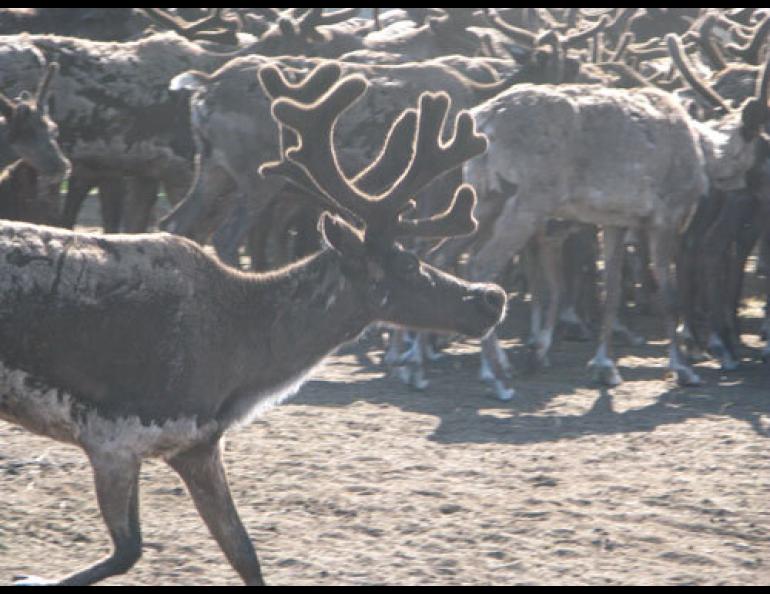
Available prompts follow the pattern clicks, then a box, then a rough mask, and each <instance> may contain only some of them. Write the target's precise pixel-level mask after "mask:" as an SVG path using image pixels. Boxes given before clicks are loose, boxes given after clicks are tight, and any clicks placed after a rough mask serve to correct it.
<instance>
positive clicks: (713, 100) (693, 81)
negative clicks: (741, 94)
mask: <svg viewBox="0 0 770 594" xmlns="http://www.w3.org/2000/svg"><path fill="white" fill-rule="evenodd" d="M666 45H667V47H668V53H669V55H670V56H671V60H672V61H673V62H674V65H675V66H676V67H677V70H679V72H680V74H681V75H682V77H683V78H684V79H685V80H686V81H687V84H689V85H690V87H691V88H692V89H693V90H694V91H695V92H696V93H698V94H699V95H700V96H701V97H703V98H704V99H705V100H706V101H708V102H709V103H710V104H711V105H712V106H713V107H718V108H720V109H722V110H724V111H725V113H727V112H729V111H730V110H731V107H730V106H729V105H728V104H727V102H726V101H725V100H724V98H723V97H722V96H721V95H719V93H717V92H716V91H715V90H714V89H712V88H711V87H709V86H708V85H706V83H704V82H703V81H702V80H701V79H700V78H699V77H698V76H697V75H696V74H695V73H694V72H693V70H692V68H691V67H690V64H689V63H688V61H687V58H686V57H685V56H686V54H685V50H684V47H683V46H682V40H681V38H680V37H679V36H678V35H674V34H673V33H669V34H668V35H666Z"/></svg>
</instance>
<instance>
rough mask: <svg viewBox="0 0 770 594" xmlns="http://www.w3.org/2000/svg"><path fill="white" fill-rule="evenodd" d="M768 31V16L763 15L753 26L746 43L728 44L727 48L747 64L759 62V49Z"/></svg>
mask: <svg viewBox="0 0 770 594" xmlns="http://www.w3.org/2000/svg"><path fill="white" fill-rule="evenodd" d="M769 33H770V16H767V17H765V18H764V19H763V20H762V21H761V22H760V23H759V24H758V25H757V26H756V27H755V28H754V31H753V34H752V36H751V39H750V40H749V42H748V43H747V44H746V45H743V46H740V45H737V44H734V43H733V44H730V45H728V46H727V49H728V50H730V51H732V52H733V53H734V54H736V55H737V56H739V57H741V58H743V60H745V61H746V62H748V63H749V64H758V63H759V50H760V49H761V48H762V46H763V45H764V44H765V42H766V41H767V36H768V34H769Z"/></svg>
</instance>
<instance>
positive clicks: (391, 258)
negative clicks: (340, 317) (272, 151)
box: [260, 63, 506, 336]
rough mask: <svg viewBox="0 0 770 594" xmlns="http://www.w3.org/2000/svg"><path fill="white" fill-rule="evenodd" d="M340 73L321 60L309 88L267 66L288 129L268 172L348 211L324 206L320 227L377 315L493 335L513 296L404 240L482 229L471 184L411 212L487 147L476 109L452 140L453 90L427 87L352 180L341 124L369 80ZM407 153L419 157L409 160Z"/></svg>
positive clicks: (268, 86) (263, 75) (269, 87)
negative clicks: (420, 253)
mask: <svg viewBox="0 0 770 594" xmlns="http://www.w3.org/2000/svg"><path fill="white" fill-rule="evenodd" d="M340 77H341V71H340V67H339V65H338V64H336V63H327V64H325V65H322V66H319V67H318V68H316V70H314V71H313V72H312V73H311V74H310V75H308V77H307V78H306V79H305V81H304V82H303V83H301V84H299V85H291V84H289V83H288V82H287V81H286V79H285V78H284V77H283V75H282V74H281V72H280V71H279V70H278V69H277V68H274V67H266V68H264V69H263V70H262V71H261V72H260V80H261V82H262V85H263V87H264V89H265V91H266V93H267V94H268V95H269V96H270V97H272V98H274V99H275V100H274V102H273V106H272V113H273V117H274V118H275V119H276V121H277V122H278V123H279V125H281V127H282V138H281V154H282V160H281V161H280V162H278V163H268V164H265V165H263V166H262V168H261V172H262V174H263V175H265V174H278V175H282V176H284V177H286V178H288V179H290V180H291V181H292V182H293V183H295V184H297V185H298V186H300V187H301V188H303V189H305V190H307V191H308V192H310V193H312V194H313V195H316V196H318V197H319V198H320V199H321V200H322V201H323V202H324V203H325V204H326V205H327V206H329V207H331V209H332V210H333V211H334V212H336V213H338V214H337V215H332V214H330V213H324V214H323V216H322V217H321V219H320V223H319V226H320V231H321V234H322V236H323V238H324V240H325V242H326V243H327V245H328V247H329V249H331V250H333V251H334V252H336V253H337V254H338V255H339V258H340V262H341V269H342V271H343V274H344V275H345V277H346V280H347V281H349V282H350V283H351V284H352V286H354V287H355V288H356V291H358V292H359V293H360V297H361V299H362V300H363V301H364V302H365V303H367V306H368V307H369V308H370V314H371V317H372V318H373V319H375V320H378V321H384V322H390V323H394V324H399V325H404V326H409V327H413V328H424V329H431V330H439V331H448V332H461V333H463V334H466V335H469V336H481V335H484V334H485V333H486V332H488V331H489V330H490V329H491V328H492V327H494V326H495V325H496V324H497V323H498V322H499V321H500V319H501V317H502V315H503V311H504V309H505V301H506V297H505V293H504V292H503V291H502V290H501V289H499V288H498V287H496V286H494V285H481V284H470V283H467V282H464V281H462V280H460V279H458V278H455V277H453V276H451V275H449V274H446V273H444V272H441V271H439V270H437V269H435V268H433V267H431V266H429V265H427V264H426V263H424V262H422V261H420V260H419V259H417V257H415V256H414V255H413V254H411V253H409V252H407V251H406V250H404V248H403V247H402V246H401V245H400V244H399V239H401V238H406V237H431V238H443V237H451V236H457V235H465V234H468V233H472V232H473V231H475V228H476V221H475V220H474V219H473V216H472V210H473V206H474V204H475V202H476V195H475V193H474V191H473V189H472V188H471V187H469V186H461V187H459V188H458V189H457V191H456V193H455V196H454V200H453V202H452V204H451V206H450V207H449V208H448V209H447V211H446V212H443V213H441V214H438V215H436V216H433V217H431V218H428V219H422V220H417V219H410V218H409V217H408V215H409V213H410V212H411V211H413V210H414V207H415V203H414V200H413V197H414V196H415V195H417V194H418V193H419V191H420V190H421V189H422V188H424V187H425V186H427V185H428V184H429V183H430V182H431V181H433V180H434V179H436V178H437V177H439V176H440V175H442V174H444V173H446V172H447V171H450V170H452V169H454V168H456V167H459V166H461V165H462V164H463V162H465V161H466V160H468V159H471V158H473V157H475V156H477V155H479V154H481V153H483V152H484V151H485V150H486V144H487V143H486V139H485V138H484V137H483V136H480V135H478V134H476V132H475V128H474V122H473V119H472V118H471V116H470V114H468V113H466V112H461V113H460V114H459V115H458V116H457V120H456V122H455V125H454V134H453V136H452V138H451V139H450V140H449V141H447V142H442V129H443V127H444V123H445V120H446V117H447V113H448V111H449V107H450V100H449V97H448V96H447V95H446V94H443V93H441V94H430V93H424V94H423V95H422V96H421V97H420V100H419V106H418V108H417V109H408V110H406V111H404V112H403V113H402V114H401V115H400V116H399V117H398V118H397V119H396V121H395V122H394V123H393V125H392V127H391V129H390V131H389V133H388V136H387V140H386V141H385V144H384V146H383V149H382V151H381V152H380V155H379V156H378V158H377V159H376V160H375V161H374V162H373V163H372V164H371V165H370V166H369V167H367V168H366V169H364V170H363V171H362V172H361V173H359V174H358V175H357V176H355V177H354V178H353V179H348V178H347V177H345V175H344V174H343V173H342V171H341V170H340V167H339V165H338V163H337V156H336V153H335V149H334V139H333V133H334V126H335V123H336V121H337V119H338V118H339V117H340V114H342V112H344V111H345V110H346V109H347V108H348V107H350V106H351V105H352V104H353V103H354V102H355V101H357V100H358V99H359V98H360V97H361V96H362V95H363V94H364V93H365V92H366V89H367V86H368V84H367V82H366V81H365V80H364V79H363V78H361V77H358V76H350V77H347V78H344V79H342V80H340ZM404 153H406V154H408V155H409V160H408V162H407V164H406V165H404V159H403V155H404ZM395 163H399V164H398V165H395ZM339 214H342V215H344V216H345V217H346V218H347V219H348V220H349V221H351V222H348V220H345V219H344V218H342V217H341V216H339Z"/></svg>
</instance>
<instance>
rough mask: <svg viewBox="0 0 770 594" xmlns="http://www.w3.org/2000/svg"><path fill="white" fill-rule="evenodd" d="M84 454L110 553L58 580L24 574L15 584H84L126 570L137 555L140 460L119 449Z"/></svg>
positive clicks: (138, 546)
mask: <svg viewBox="0 0 770 594" xmlns="http://www.w3.org/2000/svg"><path fill="white" fill-rule="evenodd" d="M88 455H89V458H90V461H91V466H92V467H93V473H94V483H95V486H96V498H97V501H98V503H99V509H100V511H101V513H102V517H103V519H104V522H105V524H106V525H107V528H108V530H109V532H110V537H111V538H112V542H113V545H114V551H113V553H112V554H111V555H110V556H109V557H107V558H105V559H103V560H102V561H100V562H98V563H96V564H94V565H92V566H91V567H88V568H87V569H84V570H82V571H78V572H76V573H73V574H72V575H70V576H68V577H66V578H64V579H62V580H61V581H59V582H50V581H47V580H41V579H39V578H35V577H28V576H25V577H23V578H20V579H18V580H17V581H16V585H53V584H57V585H60V586H88V585H91V584H94V583H96V582H99V581H101V580H104V579H106V578H109V577H112V576H115V575H121V574H124V573H126V572H127V571H128V570H129V569H131V568H132V567H133V566H134V564H135V563H136V562H137V561H138V560H139V558H140V557H141V555H142V535H141V531H140V527H139V468H140V465H141V462H140V460H139V459H138V458H136V457H135V456H133V455H131V454H126V453H119V452H105V451H89V452H88Z"/></svg>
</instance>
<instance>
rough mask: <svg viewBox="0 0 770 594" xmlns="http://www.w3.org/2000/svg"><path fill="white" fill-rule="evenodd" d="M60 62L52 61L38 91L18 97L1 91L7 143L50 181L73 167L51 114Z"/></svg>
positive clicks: (60, 178) (58, 177)
mask: <svg viewBox="0 0 770 594" xmlns="http://www.w3.org/2000/svg"><path fill="white" fill-rule="evenodd" d="M58 70H59V65H58V64H50V65H49V66H48V69H47V71H46V73H45V74H44V76H43V78H42V80H41V81H40V85H39V86H38V89H37V93H36V94H35V96H34V97H31V96H30V95H29V93H27V92H24V93H22V94H21V95H20V96H19V98H18V99H17V100H16V101H13V100H11V99H8V97H6V96H5V95H3V94H2V93H0V114H2V116H3V117H4V118H5V132H6V139H7V142H8V144H10V145H11V147H12V148H13V150H14V151H15V152H16V154H17V155H18V156H19V158H21V159H22V160H23V161H25V162H26V163H28V164H29V165H30V166H32V167H33V168H34V169H35V170H36V171H37V173H38V175H40V176H42V177H44V178H46V179H48V180H49V181H51V182H58V181H62V180H63V179H64V178H65V177H66V176H67V174H68V173H69V170H70V162H69V161H68V160H67V158H66V157H65V156H64V154H63V153H62V151H61V148H60V147H59V144H58V143H57V141H56V138H57V136H58V128H57V126H56V124H55V123H54V122H53V121H52V120H51V118H50V117H49V116H48V107H47V104H48V95H49V90H50V84H51V80H52V79H53V77H54V75H55V74H56V73H57V72H58Z"/></svg>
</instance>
